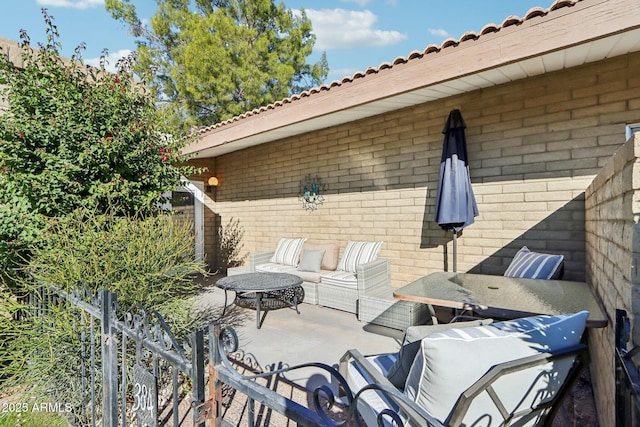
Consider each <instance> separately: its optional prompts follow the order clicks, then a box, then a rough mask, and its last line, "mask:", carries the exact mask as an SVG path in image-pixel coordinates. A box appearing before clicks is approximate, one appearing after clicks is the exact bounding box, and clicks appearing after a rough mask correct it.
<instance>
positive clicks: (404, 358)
mask: <svg viewBox="0 0 640 427" xmlns="http://www.w3.org/2000/svg"><path fill="white" fill-rule="evenodd" d="M492 321H493V320H492V319H478V320H472V321H469V322H459V323H444V324H439V325H421V326H409V327H408V328H407V332H406V333H405V344H404V345H403V346H402V347H400V353H399V356H398V358H397V359H396V361H395V363H394V364H393V365H392V366H391V368H389V372H388V373H387V379H388V380H389V381H390V382H391V384H393V385H394V386H396V388H398V389H399V390H404V385H405V383H406V381H407V375H409V370H410V369H411V365H413V361H414V359H415V358H416V354H418V351H419V350H420V340H421V339H422V338H424V337H426V336H429V335H431V334H434V333H436V332H441V331H444V330H447V329H452V328H466V327H472V326H480V325H488V324H490V323H491V322H492ZM418 334H419V335H420V336H419V337H416V335H418ZM414 338H415V339H414Z"/></svg>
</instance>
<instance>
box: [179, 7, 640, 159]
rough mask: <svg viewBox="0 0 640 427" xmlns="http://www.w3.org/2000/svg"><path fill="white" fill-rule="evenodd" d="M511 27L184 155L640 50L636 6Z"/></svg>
mask: <svg viewBox="0 0 640 427" xmlns="http://www.w3.org/2000/svg"><path fill="white" fill-rule="evenodd" d="M556 3H557V2H556ZM511 22H514V24H508V25H507V23H508V21H505V23H503V25H502V26H501V27H499V29H498V30H497V31H491V32H488V33H487V34H483V35H480V36H478V37H468V36H463V37H462V38H461V39H460V40H461V41H460V40H459V41H458V42H455V43H448V44H446V47H443V48H441V49H440V50H439V51H433V52H429V53H427V52H425V53H423V54H422V55H416V54H415V53H414V54H412V55H411V56H410V57H409V58H401V59H398V60H396V61H395V62H394V64H392V65H391V64H390V65H388V66H381V67H379V68H378V69H370V70H368V72H367V73H362V75H361V76H354V78H353V79H351V80H348V81H346V82H344V80H343V83H342V84H335V82H334V83H333V84H332V85H330V86H323V87H322V88H316V89H315V90H314V91H313V93H305V94H302V95H295V96H293V97H290V98H287V99H286V100H284V101H281V102H279V103H276V104H272V105H270V106H268V107H265V108H262V109H259V110H257V111H256V110H254V111H253V112H248V113H247V114H245V115H243V116H240V117H236V118H234V119H231V120H229V121H226V122H224V123H222V124H218V125H214V126H212V127H210V128H207V129H206V130H205V131H204V132H202V133H201V134H200V135H199V138H198V140H197V141H196V142H195V143H193V144H191V145H189V146H188V147H186V148H185V150H184V153H185V154H196V155H197V156H198V157H216V156H219V155H222V154H225V153H228V152H232V151H236V150H240V149H243V148H247V147H250V146H253V145H257V144H262V143H266V142H269V141H273V140H276V139H281V138H284V137H287V136H292V135H295V134H300V133H304V132H309V131H313V130H317V129H321V128H325V127H329V126H335V125H338V124H342V123H346V122H350V121H353V120H358V119H361V118H365V117H371V116H375V115H378V114H382V113H385V112H388V111H393V110H397V109H400V108H405V107H408V106H411V105H417V104H422V103H425V102H429V101H433V100H436V99H441V98H446V97H449V96H453V95H457V94H460V93H465V92H469V91H472V90H476V89H480V88H483V87H489V86H494V85H497V84H502V83H506V82H509V81H515V80H519V79H522V78H527V77H532V76H535V75H540V74H544V73H548V72H552V71H557V70H559V69H562V68H569V67H574V66H579V65H582V64H586V63H589V62H595V61H599V60H602V59H605V58H610V57H614V56H618V55H623V54H627V53H629V52H635V51H638V50H640V4H637V2H636V1H635V0H598V1H595V0H594V1H586V0H585V1H580V2H578V3H576V4H574V5H573V6H571V7H562V8H560V9H557V10H553V11H550V12H548V13H547V14H546V15H542V14H538V15H535V16H532V17H530V18H528V19H526V20H515V19H514V20H513V21H511ZM505 25H506V26H505ZM485 28H487V27H485ZM586 28H588V29H589V30H588V31H585V29H586ZM532 40H534V41H535V42H533V43H532ZM383 65H384V64H383ZM356 77H357V78H356Z"/></svg>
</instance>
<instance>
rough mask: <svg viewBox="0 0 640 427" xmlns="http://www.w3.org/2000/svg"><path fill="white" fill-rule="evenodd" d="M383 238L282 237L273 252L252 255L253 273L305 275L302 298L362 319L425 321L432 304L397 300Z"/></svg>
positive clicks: (398, 325) (398, 324)
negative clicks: (382, 251)
mask: <svg viewBox="0 0 640 427" xmlns="http://www.w3.org/2000/svg"><path fill="white" fill-rule="evenodd" d="M381 246H382V242H356V241H348V242H347V244H346V246H345V248H344V250H343V251H342V253H340V246H339V244H338V243H337V242H334V241H312V240H307V239H304V238H299V239H286V238H283V239H280V240H279V242H278V245H277V247H276V249H275V250H274V251H268V252H254V253H251V254H250V255H249V272H272V273H276V272H277V273H290V274H295V275H297V276H300V277H301V278H302V280H303V282H302V288H303V289H304V294H305V296H304V302H306V303H309V304H315V305H321V306H324V307H330V308H335V309H338V310H343V311H347V312H349V313H355V314H357V315H358V318H359V319H360V320H361V321H366V322H372V323H376V324H379V325H382V326H387V327H391V328H395V329H401V330H405V329H406V328H407V327H408V326H410V325H415V324H421V323H424V322H425V321H426V320H427V319H428V318H429V316H430V313H431V312H430V307H428V306H426V305H424V304H419V303H412V302H407V301H395V300H394V299H393V289H392V288H391V279H390V268H389V260H388V259H384V258H378V252H379V250H380V247H381Z"/></svg>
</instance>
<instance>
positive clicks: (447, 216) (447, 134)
mask: <svg viewBox="0 0 640 427" xmlns="http://www.w3.org/2000/svg"><path fill="white" fill-rule="evenodd" d="M466 127H467V125H466V124H465V123H464V120H463V119H462V114H461V113H460V110H457V109H456V110H452V111H451V112H450V113H449V118H448V119H447V123H446V124H445V126H444V129H443V130H442V133H443V134H444V142H443V144H442V159H441V161H440V177H439V179H438V192H437V195H436V213H435V221H436V222H437V223H438V225H440V227H442V228H443V229H444V230H452V231H453V271H454V272H455V271H457V252H458V246H457V243H458V242H457V238H458V233H459V232H460V231H461V230H462V229H463V228H465V227H466V226H468V225H470V224H473V221H474V217H476V216H478V206H477V205H476V199H475V196H474V195H473V188H471V179H470V177H469V161H468V157H467V141H466V139H465V136H464V129H465V128H466Z"/></svg>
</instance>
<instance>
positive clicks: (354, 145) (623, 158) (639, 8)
mask: <svg viewBox="0 0 640 427" xmlns="http://www.w3.org/2000/svg"><path fill="white" fill-rule="evenodd" d="M478 7H481V6H480V5H479V6H478ZM639 71H640V3H639V2H637V1H636V0H582V1H579V0H557V1H556V2H555V3H553V4H552V5H551V6H550V7H548V8H535V9H532V10H530V11H529V12H528V13H527V15H526V16H524V17H510V18H508V19H506V20H505V21H504V22H503V23H502V24H500V25H487V26H486V27H484V28H483V29H481V30H480V31H479V32H470V33H467V34H464V35H463V36H462V37H460V38H459V39H456V40H447V41H445V42H444V43H443V44H442V45H440V46H429V47H427V48H426V49H424V50H422V51H415V52H412V53H410V54H409V55H408V56H407V57H403V58H397V59H395V60H394V61H393V62H391V63H384V64H381V65H380V66H378V67H372V68H369V69H367V70H366V71H363V72H361V73H356V74H355V75H353V76H351V77H347V78H344V79H343V80H342V81H334V82H332V83H330V84H326V85H323V86H322V87H320V88H315V89H312V90H310V91H306V92H304V93H301V94H296V95H293V96H291V97H289V98H287V99H285V100H282V101H280V102H277V103H275V104H272V105H269V106H265V107H263V108H260V109H257V110H254V111H250V112H247V113H246V114H244V115H242V116H240V117H235V118H233V119H231V120H227V121H225V122H222V123H218V124H216V125H214V126H210V127H208V128H205V129H202V130H201V131H200V133H199V140H198V141H197V142H196V143H194V144H192V145H191V146H189V147H188V148H187V150H186V151H187V152H189V153H195V154H197V159H196V160H194V163H197V164H198V165H203V166H206V167H208V169H209V172H207V174H205V175H203V176H198V177H192V179H193V181H194V182H199V183H203V182H204V183H205V184H204V187H205V188H207V185H206V181H207V179H208V178H209V177H210V176H215V177H217V178H218V180H219V185H218V186H217V187H216V188H215V191H211V192H207V191H204V193H203V195H204V204H205V209H204V235H205V252H206V253H207V256H208V259H209V260H210V261H212V263H213V260H214V259H215V253H214V251H215V236H214V234H215V226H216V224H219V223H222V224H223V225H224V224H225V223H227V222H228V221H229V219H231V218H234V219H236V220H238V221H239V224H240V225H241V227H242V228H243V230H244V232H245V235H244V239H243V244H244V251H246V252H252V251H258V250H269V249H273V248H274V247H275V245H276V243H277V241H278V239H279V238H280V237H298V236H299V237H308V238H311V239H327V238H330V239H334V240H338V241H340V242H341V243H342V244H343V246H344V243H346V241H347V240H350V239H351V240H369V241H372V240H376V241H378V240H382V241H384V245H383V247H382V250H381V252H380V255H381V256H384V257H386V258H388V259H390V260H391V278H392V285H393V286H401V285H403V284H406V283H408V282H409V281H411V280H414V279H416V278H418V277H420V276H424V275H426V274H428V273H430V272H433V271H441V270H443V269H450V266H449V264H450V261H449V253H450V251H451V233H446V232H444V231H442V230H441V229H440V228H439V227H438V226H437V224H435V223H434V221H433V210H434V204H435V191H436V186H437V178H438V168H439V163H440V152H441V148H442V139H443V135H442V133H441V132H442V128H443V126H444V122H445V120H446V118H447V115H448V113H449V111H450V110H452V109H454V108H459V109H460V110H461V111H462V114H463V117H464V119H465V121H466V124H467V133H466V135H467V142H468V150H469V158H470V170H471V178H472V183H473V187H474V191H475V194H476V199H477V202H478V207H479V211H480V215H479V217H477V218H476V222H475V223H474V224H473V225H471V226H470V227H468V228H466V229H465V230H464V231H463V233H462V234H461V235H460V237H459V238H458V271H471V272H477V273H483V274H502V273H503V272H504V270H505V269H506V267H507V265H508V264H509V262H510V260H511V258H512V257H513V255H514V254H515V252H516V251H517V250H518V249H519V248H521V247H522V246H524V245H527V246H528V247H529V248H532V249H535V250H540V251H544V252H553V253H561V254H563V255H564V256H565V275H564V277H565V278H566V279H573V280H581V281H586V282H588V283H589V284H590V285H591V286H592V287H593V288H594V289H596V290H597V292H598V293H599V296H600V298H601V299H602V301H603V304H604V306H605V308H606V310H607V313H608V314H609V316H610V317H611V320H612V323H613V320H614V312H615V309H616V308H624V309H625V310H627V311H628V312H629V313H630V314H631V315H632V316H634V315H635V314H637V313H639V312H640V307H639V303H640V297H638V292H637V289H636V283H638V282H636V278H635V274H636V273H635V271H634V270H633V267H632V266H633V263H632V259H634V255H633V247H632V241H634V239H635V238H636V237H634V236H635V233H636V231H635V230H636V228H635V223H636V217H635V215H636V214H637V212H638V210H637V209H634V203H635V202H633V200H634V195H635V194H636V191H637V189H638V188H639V187H640V184H639V183H638V182H637V179H635V180H634V179H632V177H635V175H634V172H633V171H635V162H636V156H637V152H638V150H637V148H635V147H636V144H637V145H640V142H638V141H635V140H634V139H633V137H632V138H631V139H630V142H628V143H626V145H625V142H626V141H627V139H628V132H629V131H630V130H632V129H633V127H634V125H636V124H638V123H640V72H639ZM639 139H640V138H639ZM621 147H622V148H621ZM616 152H618V154H617V155H616V157H615V158H612V156H613V155H614V153H616ZM630 170H631V172H629V171H630ZM308 174H311V175H312V176H317V177H319V178H320V179H321V181H322V183H323V184H325V185H326V193H325V201H324V204H322V205H320V206H319V207H318V209H317V210H315V211H308V210H305V209H303V207H302V204H301V202H300V201H299V199H298V193H299V191H300V182H301V180H304V178H305V177H306V176H307V175H308ZM596 176H598V178H597V179H596V180H594V178H595V177H596ZM199 185H203V184H199ZM605 194H606V197H605V196H604V195H605ZM604 224H606V226H605V225H604ZM605 246H606V248H605ZM632 295H633V296H632ZM634 326H635V324H634ZM638 330H640V328H638V327H636V328H634V331H638ZM634 333H635V335H637V336H640V332H634ZM635 335H634V336H635ZM590 339H591V344H592V345H591V348H592V357H593V360H594V365H595V366H598V369H597V370H596V372H595V373H594V380H595V390H596V395H597V400H598V411H599V416H600V422H601V425H603V426H608V425H612V423H613V421H612V420H613V419H614V413H613V405H612V404H611V401H612V400H613V398H614V388H615V384H614V380H613V369H614V368H613V327H609V328H606V329H603V330H598V331H595V332H594V331H591V337H590ZM635 342H636V343H638V342H640V340H636V341H635Z"/></svg>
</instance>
